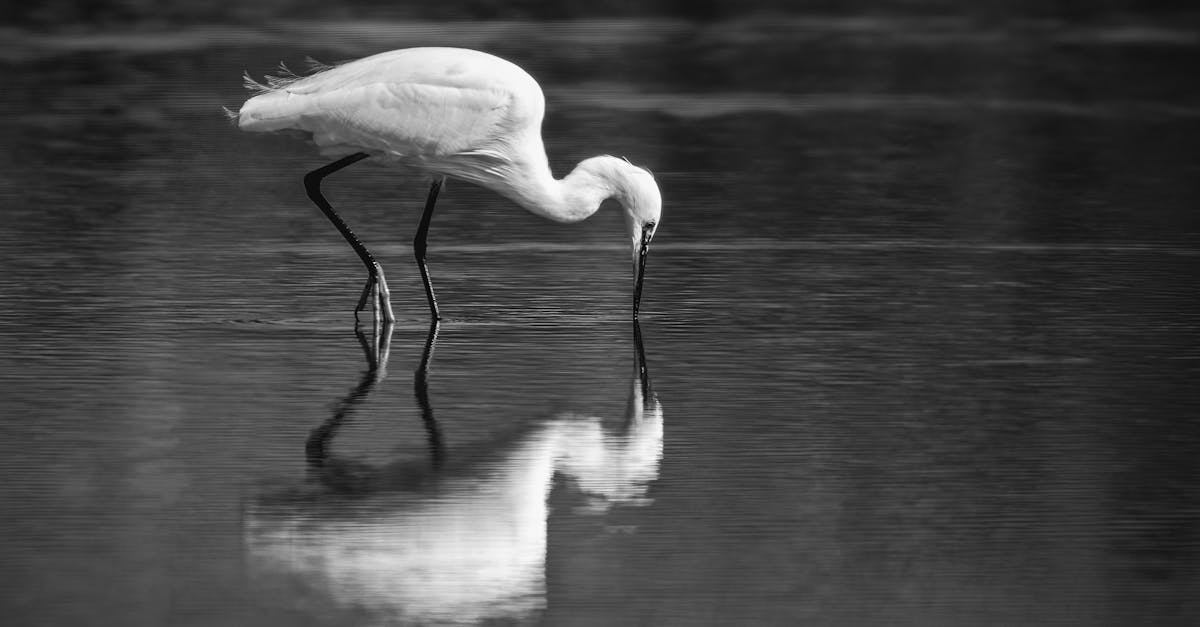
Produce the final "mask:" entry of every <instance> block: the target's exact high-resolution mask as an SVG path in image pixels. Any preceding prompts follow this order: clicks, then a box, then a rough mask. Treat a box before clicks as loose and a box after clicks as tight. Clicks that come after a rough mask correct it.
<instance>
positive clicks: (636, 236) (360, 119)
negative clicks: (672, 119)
mask: <svg viewBox="0 0 1200 627" xmlns="http://www.w3.org/2000/svg"><path fill="white" fill-rule="evenodd" d="M285 74H286V75H284V76H268V77H267V79H266V83H265V84H263V83H259V82H256V81H254V80H253V79H251V78H250V77H249V76H247V77H246V86H247V87H248V88H250V89H252V90H254V91H257V92H258V95H256V96H254V97H252V98H250V99H249V100H247V101H246V103H245V104H244V105H242V108H241V111H239V112H238V113H236V114H233V113H231V117H234V118H235V119H236V120H237V123H238V126H239V127H241V128H242V129H243V130H247V131H255V132H270V131H282V130H298V131H302V132H304V133H305V134H306V135H308V136H310V137H311V139H312V140H313V142H314V143H316V145H317V147H318V148H319V149H320V152H321V154H322V155H324V156H327V157H331V158H336V159H337V160H336V161H334V162H332V163H330V164H328V165H326V166H324V167H321V168H318V169H316V170H313V171H312V172H309V173H308V174H307V175H306V176H305V177H304V185H305V189H306V190H307V192H308V196H309V198H310V199H312V201H313V203H315V204H316V205H317V206H318V207H320V208H321V210H322V211H323V212H324V213H325V215H326V217H328V218H329V220H330V221H331V222H333V224H334V226H335V227H337V229H338V231H339V232H341V234H342V236H343V237H345V238H346V241H347V242H349V243H350V246H352V247H353V248H354V251H355V252H356V253H358V256H359V258H360V259H361V260H362V262H363V264H364V265H366V267H367V272H368V277H367V284H366V286H365V287H364V288H363V294H362V297H361V298H360V299H359V302H358V306H357V307H356V309H355V314H356V315H357V312H358V311H361V310H362V309H363V307H364V306H365V305H366V302H367V298H368V297H370V296H371V295H372V293H374V294H375V296H376V298H375V300H374V301H373V306H374V308H375V310H376V315H377V316H378V315H380V314H382V316H383V318H384V319H386V320H387V321H388V322H392V321H394V320H395V316H394V315H393V314H392V309H391V303H390V300H389V297H388V288H387V282H386V280H385V279H384V276H383V269H382V267H380V265H379V262H378V261H376V260H375V257H374V256H373V255H372V254H371V252H370V251H369V250H367V248H366V246H364V245H363V244H362V242H361V241H359V239H358V237H357V236H355V234H354V232H353V231H351V230H350V228H349V227H348V226H347V225H346V223H345V222H344V221H343V220H342V219H341V217H339V216H338V215H337V213H335V212H334V210H333V208H332V207H331V206H330V205H329V202H328V201H327V200H326V199H325V197H324V196H323V195H322V194H321V188H320V186H321V181H322V179H324V178H325V177H326V176H328V175H330V174H332V173H334V172H336V171H338V170H340V169H342V168H344V167H346V166H348V165H351V164H353V163H356V162H358V161H361V160H362V159H365V158H367V157H379V158H381V159H384V160H387V161H391V162H394V163H397V164H400V165H402V166H407V167H411V168H415V169H417V170H420V171H423V172H426V173H428V174H430V175H432V176H433V177H434V182H433V185H432V186H431V188H430V190H429V196H428V198H427V200H426V202H425V211H424V213H423V214H422V216H421V221H420V224H419V226H418V227H417V233H416V236H415V237H414V239H413V253H414V255H415V257H416V260H417V266H418V268H419V269H420V271H421V279H422V281H423V282H424V285H425V296H426V297H427V298H428V300H429V309H430V312H431V313H432V315H433V318H434V319H435V320H436V319H439V318H440V317H441V315H440V313H439V311H438V305H437V299H436V297H435V296H434V292H433V285H432V283H431V282H430V278H429V270H428V268H427V267H426V265H425V253H426V244H425V240H426V235H427V234H428V232H429V221H430V218H431V217H432V216H433V207H434V204H435V202H436V201H437V196H438V191H439V190H440V189H441V186H442V183H443V182H444V181H445V177H453V178H459V179H463V180H466V181H470V182H472V183H476V184H478V185H481V186H483V187H485V188H488V189H490V190H493V191H495V192H497V193H499V194H500V195H502V196H505V197H506V198H509V199H510V200H512V201H514V202H516V203H517V204H518V205H520V206H522V207H524V208H525V209H527V210H529V211H530V212H532V213H534V214H537V215H539V216H542V217H544V218H548V219H550V220H553V221H555V222H577V221H580V220H583V219H584V218H587V217H588V216H590V215H592V214H593V213H595V212H596V210H597V209H599V207H600V204H601V203H602V202H603V201H605V200H607V199H610V198H611V199H613V200H615V201H616V202H617V203H618V204H620V205H621V207H622V208H623V209H624V212H625V222H626V225H627V227H628V232H629V237H630V239H631V242H632V248H633V267H634V270H633V273H634V288H633V317H634V319H635V320H636V319H637V317H638V308H639V305H640V301H641V292H642V277H643V275H644V273H645V267H646V266H645V264H646V251H647V248H648V246H649V244H650V240H651V238H653V237H654V232H655V229H656V228H657V227H658V223H659V217H660V215H661V210H662V197H661V195H660V193H659V190H658V185H657V184H656V183H655V181H654V177H653V176H652V175H651V174H650V172H649V171H648V170H645V169H643V168H639V167H637V166H634V165H632V164H631V163H629V162H628V161H626V160H624V159H618V158H616V157H612V156H607V155H605V156H598V157H592V158H590V159H585V160H584V161H582V162H580V163H579V165H577V166H576V167H575V169H574V170H573V171H572V172H571V173H570V174H568V175H567V176H566V177H564V178H562V179H561V180H557V179H555V178H554V177H553V175H552V174H551V173H550V166H549V163H548V161H547V159H546V151H545V149H544V147H543V145H542V136H541V124H542V115H543V113H544V111H545V98H544V96H543V95H542V90H541V88H540V87H539V86H538V84H537V81H535V80H534V79H533V77H531V76H530V75H529V74H528V73H526V72H525V71H524V70H522V69H521V68H520V67H518V66H516V65H514V64H513V63H510V62H508V61H505V60H503V59H500V58H498V57H495V56H492V55H490V54H486V53H483V52H479V51H475V50H466V49H461V48H407V49H402V50H393V51H391V52H384V53H380V54H376V55H374V56H370V57H366V58H363V59H359V60H357V61H351V62H349V63H345V64H342V65H338V66H335V67H321V68H318V69H317V70H316V73H314V74H310V75H307V76H302V77H301V76H295V75H292V74H290V73H285Z"/></svg>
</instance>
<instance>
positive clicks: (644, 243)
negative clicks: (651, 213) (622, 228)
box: [633, 224, 654, 320]
mask: <svg viewBox="0 0 1200 627" xmlns="http://www.w3.org/2000/svg"><path fill="white" fill-rule="evenodd" d="M653 237H654V225H653V224H646V225H643V226H642V237H641V243H639V244H638V250H637V257H636V258H635V263H636V264H637V268H636V270H635V272H636V275H635V278H634V280H633V319H634V320H637V319H638V309H640V308H641V306H642V279H643V277H645V275H646V252H647V251H649V249H650V239H651V238H653Z"/></svg>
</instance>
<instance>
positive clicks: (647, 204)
mask: <svg viewBox="0 0 1200 627" xmlns="http://www.w3.org/2000/svg"><path fill="white" fill-rule="evenodd" d="M578 169H579V170H582V171H585V172H590V173H593V174H594V175H596V176H597V177H598V178H600V179H602V180H604V181H606V183H607V185H608V186H609V193H610V194H611V195H610V196H609V197H610V198H612V199H613V200H615V201H617V203H619V204H620V205H621V207H622V208H623V209H624V210H625V225H626V228H627V231H628V233H629V238H630V241H631V244H632V251H633V318H634V320H636V319H637V317H638V308H639V306H640V305H641V300H642V278H643V277H644V276H645V273H646V254H647V252H648V251H649V249H650V240H651V239H653V238H654V233H655V231H657V230H658V225H659V222H660V220H661V219H662V194H661V193H660V192H659V191H658V183H656V182H655V181H654V175H653V174H651V173H650V171H649V170H647V169H645V168H640V167H638V166H636V165H633V164H632V163H630V162H629V161H628V160H626V159H618V158H616V157H611V156H608V155H605V156H601V157H592V158H591V159H587V160H584V161H583V162H582V163H580V164H579V168H578Z"/></svg>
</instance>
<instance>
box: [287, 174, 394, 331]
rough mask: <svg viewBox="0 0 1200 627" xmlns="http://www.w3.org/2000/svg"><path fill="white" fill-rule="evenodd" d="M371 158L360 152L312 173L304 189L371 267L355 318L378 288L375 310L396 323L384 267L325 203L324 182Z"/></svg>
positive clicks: (369, 267)
mask: <svg viewBox="0 0 1200 627" xmlns="http://www.w3.org/2000/svg"><path fill="white" fill-rule="evenodd" d="M367 156H368V155H367V154H366V153H363V152H356V153H354V154H352V155H350V156H347V157H342V158H341V159H338V160H337V161H334V162H333V163H330V164H329V165H326V166H324V167H321V168H317V169H316V170H313V171H312V172H309V173H308V174H306V175H304V189H305V191H306V192H308V198H309V199H310V200H312V201H313V204H315V205H316V206H317V207H320V209H321V212H322V213H324V214H325V217H326V218H329V221H330V222H332V223H333V226H334V227H336V228H337V230H338V232H339V233H341V234H342V237H344V238H345V239H346V242H348V243H349V244H350V247H351V248H353V249H354V252H355V253H357V254H358V258H359V259H361V260H362V262H363V265H364V266H366V267H367V284H366V287H364V288H363V294H362V297H361V298H359V300H358V306H357V307H356V308H355V309H354V317H355V319H356V320H357V319H358V312H359V311H362V310H363V308H364V307H365V306H366V304H367V297H368V295H369V294H371V292H372V290H374V289H378V294H379V298H378V300H377V301H376V302H375V303H374V304H375V311H376V312H382V314H383V317H384V319H386V320H387V321H388V322H395V320H396V317H395V316H394V315H392V303H391V299H390V298H389V297H388V289H387V281H386V280H385V279H384V277H383V268H382V267H381V266H380V265H379V262H378V261H376V260H375V256H374V255H372V254H371V251H369V250H367V247H366V246H364V245H363V243H362V241H360V240H359V239H358V236H357V235H355V234H354V231H351V230H350V227H349V226H348V225H347V224H346V222H345V221H344V220H342V218H341V216H339V215H338V214H337V212H336V211H334V210H333V207H331V206H330V205H329V201H327V200H325V196H324V195H322V194H321V180H322V179H324V178H325V177H326V176H329V175H330V174H333V173H334V172H337V171H338V170H341V169H342V168H344V167H346V166H348V165H351V164H354V163H358V162H359V161H362V160H363V159H366V158H367Z"/></svg>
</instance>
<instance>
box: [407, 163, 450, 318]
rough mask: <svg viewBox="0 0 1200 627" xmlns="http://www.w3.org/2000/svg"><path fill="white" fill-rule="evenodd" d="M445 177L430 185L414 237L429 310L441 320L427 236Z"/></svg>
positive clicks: (418, 265) (414, 251)
mask: <svg viewBox="0 0 1200 627" xmlns="http://www.w3.org/2000/svg"><path fill="white" fill-rule="evenodd" d="M444 180H445V179H441V180H436V181H434V182H433V185H431V186H430V187H429V198H427V199H426V200H425V213H422V214H421V224H420V225H419V226H417V235H416V237H413V256H414V257H416V258H417V268H419V269H420V270H421V280H422V281H424V283H425V298H427V299H428V300H429V312H430V313H431V314H433V319H434V320H441V319H442V314H441V313H439V312H438V306H437V297H436V296H434V294H433V283H432V282H431V281H430V280H429V268H427V267H426V266H425V249H426V245H425V237H426V236H427V235H429V219H430V218H432V217H433V205H434V204H435V203H437V197H438V192H439V191H441V189H442V182H443V181H444Z"/></svg>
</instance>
